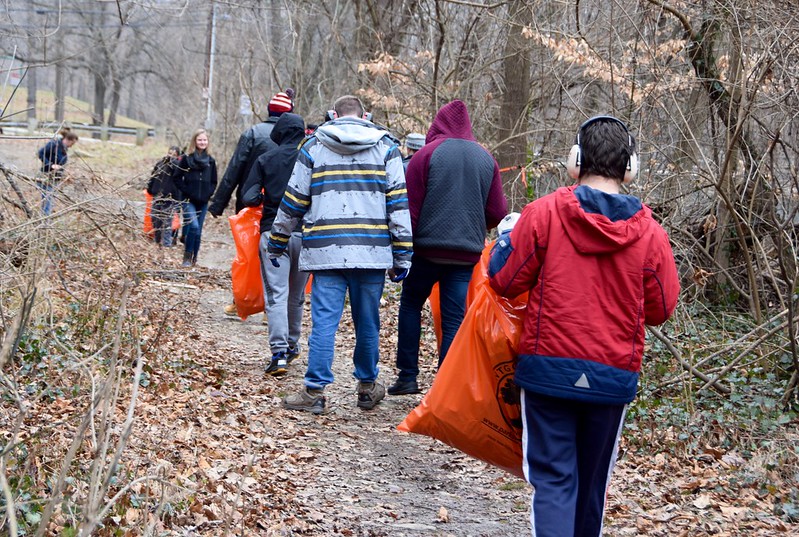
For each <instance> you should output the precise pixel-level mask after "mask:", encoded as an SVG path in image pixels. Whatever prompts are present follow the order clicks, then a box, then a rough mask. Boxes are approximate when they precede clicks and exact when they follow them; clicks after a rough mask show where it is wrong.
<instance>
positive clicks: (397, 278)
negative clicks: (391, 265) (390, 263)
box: [388, 269, 411, 282]
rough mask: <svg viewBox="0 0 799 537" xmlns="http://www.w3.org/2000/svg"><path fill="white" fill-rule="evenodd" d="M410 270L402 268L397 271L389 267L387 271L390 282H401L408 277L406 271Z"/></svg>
mask: <svg viewBox="0 0 799 537" xmlns="http://www.w3.org/2000/svg"><path fill="white" fill-rule="evenodd" d="M410 271H411V269H403V270H401V271H400V272H397V271H396V269H391V270H389V271H388V275H389V277H390V278H391V281H392V282H401V281H402V280H404V279H405V278H407V277H408V273H409V272H410Z"/></svg>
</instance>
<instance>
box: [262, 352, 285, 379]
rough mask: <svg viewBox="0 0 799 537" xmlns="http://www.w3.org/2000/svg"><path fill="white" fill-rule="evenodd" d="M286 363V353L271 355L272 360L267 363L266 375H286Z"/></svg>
mask: <svg viewBox="0 0 799 537" xmlns="http://www.w3.org/2000/svg"><path fill="white" fill-rule="evenodd" d="M288 372H289V370H288V361H286V353H285V352H283V351H281V352H276V353H275V354H273V355H272V360H271V361H270V362H269V365H268V366H266V374H267V375H272V376H273V377H282V376H283V375H285V374H286V373H288Z"/></svg>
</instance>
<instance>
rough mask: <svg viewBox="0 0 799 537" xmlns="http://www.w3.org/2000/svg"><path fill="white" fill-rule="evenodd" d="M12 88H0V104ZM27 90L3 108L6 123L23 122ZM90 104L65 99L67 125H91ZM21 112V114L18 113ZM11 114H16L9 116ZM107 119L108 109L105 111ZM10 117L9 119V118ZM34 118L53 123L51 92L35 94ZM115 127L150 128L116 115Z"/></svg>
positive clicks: (21, 89) (19, 92)
mask: <svg viewBox="0 0 799 537" xmlns="http://www.w3.org/2000/svg"><path fill="white" fill-rule="evenodd" d="M13 90H14V88H12V87H4V88H0V102H2V103H3V104H5V103H6V102H7V101H8V99H9V97H10V96H11V94H12V92H13ZM27 103H28V89H27V88H19V89H18V90H17V91H16V93H14V98H13V100H12V101H11V102H10V103H8V105H7V106H4V108H5V112H4V114H3V119H5V120H8V121H25V120H26V119H25V118H26V117H27V114H26V113H25V112H24V111H25V110H26V109H27V108H28V105H27ZM91 108H92V107H91V104H90V103H88V102H86V101H81V100H80V99H75V98H73V97H67V98H66V103H65V106H64V116H65V118H64V119H65V120H66V121H67V122H68V123H91V121H92V116H91ZM20 112H21V113H20ZM12 114H17V115H15V116H11V115H12ZM105 114H106V117H108V109H106V111H105ZM9 116H11V117H9ZM36 118H37V119H38V120H39V121H53V120H54V119H55V96H54V94H53V92H52V91H47V90H39V91H37V92H36ZM116 126H117V127H130V128H134V129H135V128H151V127H152V125H148V124H147V123H143V122H141V121H136V120H135V119H131V118H129V117H127V116H123V115H120V114H117V122H116Z"/></svg>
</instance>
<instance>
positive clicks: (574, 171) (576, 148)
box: [566, 116, 638, 183]
mask: <svg viewBox="0 0 799 537" xmlns="http://www.w3.org/2000/svg"><path fill="white" fill-rule="evenodd" d="M599 120H609V121H615V122H616V123H618V124H619V125H621V126H622V127H624V132H626V133H627V144H628V146H629V148H630V158H629V160H628V161H627V170H625V172H624V180H623V182H624V183H629V182H630V181H632V180H633V179H635V178H636V177H637V176H638V155H637V154H636V153H635V149H634V146H633V136H632V134H630V130H629V129H628V128H627V125H625V124H624V122H623V121H621V120H620V119H618V118H615V117H613V116H595V117H592V118H591V119H589V120H588V121H586V122H585V123H583V124H582V125H580V128H579V129H577V138H576V139H575V142H574V145H573V146H572V148H571V151H569V159H568V160H567V161H566V171H567V172H569V177H571V178H572V179H575V180H576V179H579V178H580V160H581V155H580V152H581V149H580V133H581V132H582V131H583V129H584V128H586V127H587V126H588V125H590V124H591V123H593V122H594V121H599Z"/></svg>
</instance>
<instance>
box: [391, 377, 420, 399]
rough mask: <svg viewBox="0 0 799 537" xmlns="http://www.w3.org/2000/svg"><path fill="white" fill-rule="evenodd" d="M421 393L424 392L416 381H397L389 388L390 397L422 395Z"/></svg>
mask: <svg viewBox="0 0 799 537" xmlns="http://www.w3.org/2000/svg"><path fill="white" fill-rule="evenodd" d="M421 391H422V390H420V389H419V385H418V384H417V383H416V379H411V380H400V379H397V380H396V382H394V384H392V385H391V386H389V387H388V394H389V395H409V394H412V393H420V392H421Z"/></svg>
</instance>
